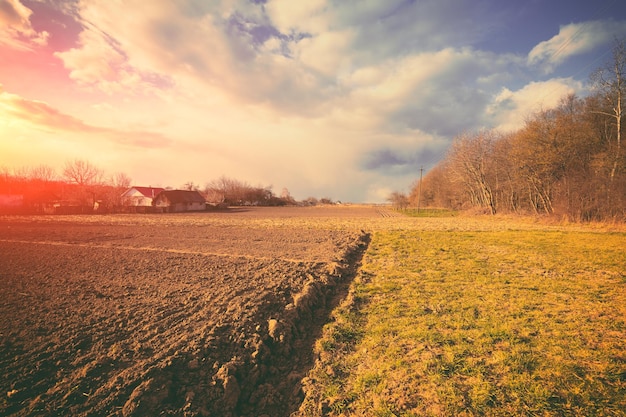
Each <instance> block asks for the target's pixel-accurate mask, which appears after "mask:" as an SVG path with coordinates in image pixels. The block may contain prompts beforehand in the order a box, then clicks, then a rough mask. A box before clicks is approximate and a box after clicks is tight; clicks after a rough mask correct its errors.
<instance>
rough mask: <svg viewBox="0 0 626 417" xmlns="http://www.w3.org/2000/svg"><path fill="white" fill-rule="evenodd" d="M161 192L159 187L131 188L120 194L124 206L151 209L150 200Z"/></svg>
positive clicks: (161, 189)
mask: <svg viewBox="0 0 626 417" xmlns="http://www.w3.org/2000/svg"><path fill="white" fill-rule="evenodd" d="M163 190H164V188H159V187H156V188H155V187H131V188H129V189H128V190H126V191H124V193H123V194H122V201H123V202H124V205H125V206H133V207H152V200H154V197H156V196H157V195H158V194H159V193H160V192H161V191H163Z"/></svg>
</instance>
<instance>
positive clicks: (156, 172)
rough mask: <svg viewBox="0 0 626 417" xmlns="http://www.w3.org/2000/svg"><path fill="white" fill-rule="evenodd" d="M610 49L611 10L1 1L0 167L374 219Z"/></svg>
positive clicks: (404, 2)
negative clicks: (234, 191) (329, 203)
mask: <svg viewBox="0 0 626 417" xmlns="http://www.w3.org/2000/svg"><path fill="white" fill-rule="evenodd" d="M625 37H626V2H624V1H623V0H586V1H576V0H567V1H566V0H519V1H512V0H511V1H509V0H358V1H354V0H306V1H293V0H150V1H149V2H148V1H145V0H124V1H122V0H66V1H61V0H0V167H5V168H9V169H19V168H22V167H35V166H39V165H42V164H43V165H48V166H50V167H52V168H54V169H55V170H56V171H57V173H59V174H60V173H61V172H62V170H63V166H64V165H65V164H66V163H67V162H68V161H73V160H76V159H80V160H86V161H88V162H90V163H91V164H93V165H95V166H97V167H99V168H100V169H102V170H103V171H104V172H105V173H106V174H107V175H114V174H116V173H125V174H127V175H128V176H129V177H130V178H131V179H132V183H133V185H138V186H162V187H167V186H169V187H173V188H181V187H183V185H184V184H187V183H189V182H193V183H194V184H196V185H198V186H200V187H201V188H202V187H203V186H204V185H205V184H206V183H208V182H210V181H212V180H215V179H217V178H219V177H221V176H226V177H229V178H234V179H237V180H240V181H245V182H247V183H249V184H250V185H253V186H272V188H273V190H274V192H275V193H276V194H277V195H280V194H281V193H282V190H283V188H287V189H288V190H289V192H290V193H291V195H292V196H293V197H295V198H296V199H298V200H301V199H305V198H307V197H311V196H313V197H317V198H322V197H326V198H331V199H333V200H339V201H344V202H355V203H361V202H371V203H376V202H384V201H385V199H386V198H387V197H388V196H389V194H390V193H391V192H392V191H401V192H409V191H410V188H411V185H412V184H413V183H414V182H415V181H416V180H418V178H419V175H420V169H422V168H423V170H424V173H426V172H428V170H429V169H430V168H432V167H433V166H435V165H436V164H437V162H439V161H440V160H442V159H443V158H444V157H445V154H446V151H447V149H448V147H449V145H450V144H451V142H452V140H453V139H454V137H455V136H456V135H459V134H461V133H463V132H471V131H476V130H479V129H498V130H500V131H502V132H507V131H513V130H515V129H518V128H520V127H521V126H522V125H523V123H524V120H525V119H526V117H527V116H528V115H529V114H531V113H532V112H536V111H538V110H541V109H547V108H550V107H553V106H555V105H556V104H558V102H559V100H560V99H561V98H562V97H563V96H564V95H566V94H571V93H575V94H577V95H579V96H584V95H585V94H588V91H589V85H588V84H589V81H588V80H589V75H590V74H591V73H592V72H593V71H594V70H595V69H596V68H598V67H601V66H604V65H605V64H606V63H607V62H608V61H609V60H610V59H611V50H612V47H613V46H614V43H615V40H616V39H623V38H625Z"/></svg>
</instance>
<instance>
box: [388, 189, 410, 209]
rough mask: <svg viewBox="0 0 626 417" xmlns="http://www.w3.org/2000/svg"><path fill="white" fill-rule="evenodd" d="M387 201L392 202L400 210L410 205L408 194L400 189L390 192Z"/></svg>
mask: <svg viewBox="0 0 626 417" xmlns="http://www.w3.org/2000/svg"><path fill="white" fill-rule="evenodd" d="M387 201H389V202H390V203H391V205H392V206H393V208H395V209H398V210H404V209H405V208H407V207H408V206H409V198H408V197H407V195H406V194H404V193H401V192H399V191H393V192H392V193H391V194H389V197H387Z"/></svg>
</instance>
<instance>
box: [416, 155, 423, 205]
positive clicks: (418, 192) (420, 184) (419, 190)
mask: <svg viewBox="0 0 626 417" xmlns="http://www.w3.org/2000/svg"><path fill="white" fill-rule="evenodd" d="M423 171H424V167H423V166H421V167H420V182H419V185H418V188H417V214H418V215H419V214H420V204H421V202H422V172H423Z"/></svg>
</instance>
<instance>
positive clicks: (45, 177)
mask: <svg viewBox="0 0 626 417" xmlns="http://www.w3.org/2000/svg"><path fill="white" fill-rule="evenodd" d="M29 178H30V179H31V180H37V181H43V182H50V181H54V180H55V179H57V174H56V171H55V170H54V168H52V167H50V166H48V165H43V164H42V165H37V166H35V167H33V168H31V169H30V172H29Z"/></svg>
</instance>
